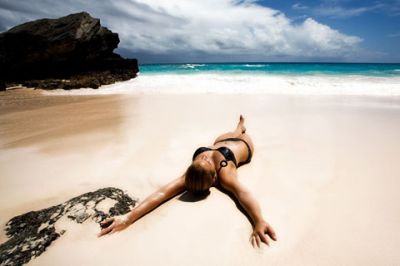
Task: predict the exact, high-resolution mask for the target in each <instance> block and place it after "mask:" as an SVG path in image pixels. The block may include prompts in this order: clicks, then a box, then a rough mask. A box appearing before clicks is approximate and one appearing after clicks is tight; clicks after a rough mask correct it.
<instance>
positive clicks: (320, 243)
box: [0, 90, 400, 265]
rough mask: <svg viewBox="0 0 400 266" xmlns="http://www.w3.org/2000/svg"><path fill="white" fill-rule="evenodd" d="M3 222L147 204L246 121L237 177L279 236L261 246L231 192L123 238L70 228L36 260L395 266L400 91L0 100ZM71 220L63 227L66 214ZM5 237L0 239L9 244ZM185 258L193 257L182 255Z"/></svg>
mask: <svg viewBox="0 0 400 266" xmlns="http://www.w3.org/2000/svg"><path fill="white" fill-rule="evenodd" d="M0 103H1V104H0V124H1V128H0V149H1V152H0V169H1V175H2V177H1V179H0V195H1V196H0V197H1V198H0V200H1V203H2V204H1V207H0V208H1V209H0V213H1V214H2V215H1V217H0V226H2V227H3V228H4V225H5V223H6V222H7V221H8V220H9V219H10V218H12V217H13V216H15V215H18V214H21V213H25V212H27V211H30V210H37V209H41V208H45V207H49V206H52V205H55V204H59V203H61V202H64V201H65V200H67V199H69V198H71V197H74V196H76V195H80V194H82V193H84V192H87V191H93V190H96V189H98V188H101V187H106V186H113V187H118V188H121V189H123V190H124V191H126V192H127V193H128V194H130V195H131V196H132V197H134V198H138V199H139V200H142V199H143V198H144V197H146V196H147V195H148V194H149V193H151V192H152V191H154V190H155V189H157V188H158V187H160V186H161V185H163V184H165V183H166V182H168V181H169V180H171V179H172V178H175V177H177V176H178V175H180V174H182V172H183V171H184V169H185V168H186V166H187V165H188V163H189V162H190V158H191V155H192V153H193V151H194V150H195V149H196V148H197V147H198V146H203V145H208V144H209V143H211V141H212V140H213V139H214V138H215V137H216V136H217V135H218V134H220V133H223V132H226V131H229V130H231V129H233V127H234V126H235V125H236V122H237V118H238V116H239V114H241V113H242V114H244V116H245V117H246V118H247V122H246V123H247V129H248V133H249V134H250V135H251V136H252V137H253V140H254V143H255V148H256V150H255V154H254V158H253V161H252V163H251V164H249V165H246V166H243V167H241V168H240V169H239V171H238V173H239V179H240V181H241V182H242V183H243V184H244V185H245V186H246V187H248V188H249V190H250V191H252V192H253V193H254V195H255V197H256V198H257V199H258V200H259V203H260V205H261V207H262V210H263V213H264V216H265V219H266V220H267V221H269V222H270V223H271V224H272V225H273V226H274V228H275V229H276V231H277V233H278V239H279V240H278V242H276V243H273V244H272V246H271V247H265V246H264V247H263V248H262V249H260V250H254V249H253V248H252V247H251V245H250V243H249V241H248V239H249V236H250V232H251V225H250V224H249V222H248V220H247V219H246V218H245V217H244V216H243V214H242V213H240V211H238V209H237V208H236V206H235V204H234V203H233V202H232V201H231V200H230V199H229V197H227V196H226V195H225V194H223V193H221V192H220V191H218V190H216V189H212V191H211V194H210V196H209V197H208V198H207V199H206V200H202V201H198V202H184V201H181V200H179V199H178V197H177V198H175V199H173V200H171V201H170V202H168V203H166V204H164V205H163V206H161V207H160V208H158V209H156V210H155V211H153V212H152V213H151V214H149V215H147V216H145V217H144V218H142V219H141V220H139V221H138V222H137V223H135V224H134V225H132V226H131V227H129V228H128V229H127V230H125V231H124V232H122V233H118V234H114V235H110V236H106V237H104V238H100V239H98V238H97V237H96V234H97V233H98V231H99V227H98V225H97V224H95V223H93V222H85V223H84V224H82V225H75V224H74V225H71V226H70V228H69V231H68V232H67V233H66V234H65V235H64V236H63V237H62V238H60V239H59V240H57V241H55V242H54V244H53V245H51V246H50V247H49V248H48V250H47V251H46V252H45V253H43V254H42V255H41V256H40V257H38V258H35V259H33V260H31V262H30V264H31V265H55V264H57V265H74V264H78V265H94V264H96V265H110V264H121V265H128V264H129V265H131V264H132V263H133V264H136V265H158V264H163V265H188V264H190V265H205V264H207V265H396V264H399V263H400V255H399V253H398V252H397V246H398V242H399V241H400V233H399V232H398V230H397V226H398V224H399V222H400V204H399V203H398V202H400V196H399V194H398V192H397V188H398V187H399V184H400V181H399V177H400V166H399V164H398V158H400V141H399V140H398V136H400V99H398V98H396V97H381V98H380V97H363V96H295V95H292V96H285V95H280V96H277V95H275V96H273V95H267V94H265V95H239V94H236V95H216V94H202V95H190V94H188V95H185V94H182V95H159V94H153V95H141V96H140V95H108V96H43V95H41V94H40V93H38V92H37V91H36V92H35V91H17V90H16V91H7V92H1V95H0ZM66 223H68V221H66ZM5 239H6V238H5V236H4V235H2V236H1V238H0V240H1V242H3V241H5ZM183 254H184V255H183Z"/></svg>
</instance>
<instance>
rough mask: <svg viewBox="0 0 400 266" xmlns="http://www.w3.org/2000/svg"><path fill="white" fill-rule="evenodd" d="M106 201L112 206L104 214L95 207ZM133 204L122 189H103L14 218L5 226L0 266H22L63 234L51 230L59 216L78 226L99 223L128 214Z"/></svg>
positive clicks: (54, 229)
mask: <svg viewBox="0 0 400 266" xmlns="http://www.w3.org/2000/svg"><path fill="white" fill-rule="evenodd" d="M107 199H111V200H114V201H116V203H115V204H114V205H113V206H112V207H111V208H109V210H108V212H107V213H104V212H103V211H101V210H99V208H98V207H99V204H100V203H102V202H103V201H104V200H107ZM135 204H136V200H133V199H132V198H130V197H129V196H128V195H126V194H125V193H124V192H123V191H122V190H120V189H117V188H103V189H99V190H97V191H94V192H88V193H85V194H83V195H80V196H78V197H75V198H72V199H70V200H68V201H66V202H64V203H62V204H59V205H56V206H52V207H50V208H47V209H43V210H39V211H31V212H28V213H25V214H22V215H19V216H16V217H14V218H12V219H11V220H10V221H8V223H7V226H6V234H7V236H8V237H9V240H8V241H7V242H5V243H3V244H1V245H0V265H22V264H24V263H28V262H29V261H30V260H31V258H32V257H34V256H35V257H38V256H39V255H40V254H42V253H43V252H44V251H45V250H46V248H47V247H48V246H50V245H51V243H52V242H53V241H55V240H56V239H57V238H59V237H61V236H62V235H63V234H64V233H65V232H66V231H65V230H62V229H59V230H60V231H57V230H56V228H55V224H56V222H57V221H58V220H60V219H61V218H62V217H66V218H67V219H70V220H71V221H74V222H76V223H79V224H81V223H83V222H85V221H86V220H88V219H91V220H93V221H95V222H100V221H102V220H103V219H105V218H107V217H111V216H115V215H121V214H125V213H127V212H129V211H130V209H131V208H133V207H134V206H135Z"/></svg>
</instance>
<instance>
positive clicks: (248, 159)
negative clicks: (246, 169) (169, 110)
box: [214, 138, 253, 167]
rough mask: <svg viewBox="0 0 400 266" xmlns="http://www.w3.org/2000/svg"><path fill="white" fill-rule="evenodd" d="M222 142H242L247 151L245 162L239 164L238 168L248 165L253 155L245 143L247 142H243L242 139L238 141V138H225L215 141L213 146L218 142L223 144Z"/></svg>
mask: <svg viewBox="0 0 400 266" xmlns="http://www.w3.org/2000/svg"><path fill="white" fill-rule="evenodd" d="M223 141H242V142H243V143H244V144H246V146H247V151H248V156H247V160H246V161H244V162H239V164H238V167H239V166H241V165H244V164H247V163H249V162H250V161H251V157H252V156H253V154H252V152H251V148H250V145H249V144H248V143H247V141H245V140H243V139H240V138H226V139H223V140H219V141H216V142H215V143H214V144H216V143H218V142H223Z"/></svg>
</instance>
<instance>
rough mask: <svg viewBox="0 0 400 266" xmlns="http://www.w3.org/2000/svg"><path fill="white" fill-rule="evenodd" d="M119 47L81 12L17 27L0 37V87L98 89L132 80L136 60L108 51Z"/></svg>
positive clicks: (113, 37) (110, 34)
mask: <svg viewBox="0 0 400 266" xmlns="http://www.w3.org/2000/svg"><path fill="white" fill-rule="evenodd" d="M118 43H119V38H118V34H117V33H113V32H111V31H110V30H109V29H107V28H105V27H102V26H101V24H100V20H99V19H96V18H92V17H91V16H90V15H89V14H88V13H85V12H82V13H77V14H71V15H68V16H65V17H62V18H59V19H40V20H36V21H32V22H27V23H24V24H21V25H18V26H16V27H14V28H12V29H10V30H8V31H7V32H4V33H1V34H0V87H1V85H3V86H9V85H13V84H18V83H19V84H22V85H25V86H29V87H40V88H44V89H55V88H64V89H73V88H80V87H91V88H97V87H99V86H100V85H103V84H111V83H114V82H116V81H122V80H127V79H131V78H133V77H135V76H136V74H137V72H138V71H139V70H138V63H137V60H136V59H124V58H122V57H121V56H120V55H118V54H115V53H113V50H114V49H115V48H117V46H118ZM0 89H1V88H0Z"/></svg>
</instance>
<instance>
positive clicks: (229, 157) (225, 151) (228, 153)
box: [192, 138, 252, 167]
mask: <svg viewBox="0 0 400 266" xmlns="http://www.w3.org/2000/svg"><path fill="white" fill-rule="evenodd" d="M223 141H242V142H243V143H244V144H246V146H247V150H248V154H249V155H248V156H247V160H246V161H244V162H239V164H238V163H237V161H236V158H235V154H234V153H233V152H232V150H231V149H229V148H228V147H219V148H217V149H211V148H208V147H200V148H198V149H197V150H196V151H195V152H194V154H193V159H192V160H194V159H195V158H196V157H197V156H198V155H199V154H200V153H203V152H205V151H219V152H220V153H221V154H222V156H224V158H225V160H223V161H221V163H220V165H221V167H224V166H227V165H228V161H232V162H233V163H234V164H235V166H236V167H239V166H241V165H243V164H247V163H249V162H250V161H251V157H252V153H251V149H250V145H249V144H248V143H247V142H246V141H245V140H243V139H240V138H227V139H223V140H220V141H217V142H215V143H214V144H216V143H218V142H223Z"/></svg>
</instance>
